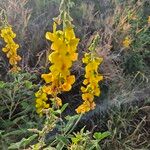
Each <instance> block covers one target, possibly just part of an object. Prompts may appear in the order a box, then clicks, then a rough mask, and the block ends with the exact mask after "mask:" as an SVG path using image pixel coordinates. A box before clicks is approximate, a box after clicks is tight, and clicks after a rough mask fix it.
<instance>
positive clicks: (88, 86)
mask: <svg viewBox="0 0 150 150" xmlns="http://www.w3.org/2000/svg"><path fill="white" fill-rule="evenodd" d="M102 61H103V59H102V58H99V57H96V56H94V55H93V54H92V53H86V54H85V55H84V58H83V59H82V62H83V63H84V64H86V66H85V79H84V81H83V84H84V86H82V87H81V91H82V99H83V101H84V102H83V104H81V105H80V106H79V107H78V108H77V109H76V112H77V113H85V112H88V111H90V110H93V109H94V108H95V103H94V96H99V95H100V88H99V81H101V80H103V76H102V75H101V74H99V73H98V66H99V65H100V64H101V63H102Z"/></svg>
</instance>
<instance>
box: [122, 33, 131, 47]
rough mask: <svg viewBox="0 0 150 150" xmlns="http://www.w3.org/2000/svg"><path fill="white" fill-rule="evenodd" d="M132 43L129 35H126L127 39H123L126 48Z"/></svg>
mask: <svg viewBox="0 0 150 150" xmlns="http://www.w3.org/2000/svg"><path fill="white" fill-rule="evenodd" d="M131 43H132V40H131V38H130V37H128V36H127V37H125V39H124V41H123V46H124V47H125V48H129V47H130V45H131Z"/></svg>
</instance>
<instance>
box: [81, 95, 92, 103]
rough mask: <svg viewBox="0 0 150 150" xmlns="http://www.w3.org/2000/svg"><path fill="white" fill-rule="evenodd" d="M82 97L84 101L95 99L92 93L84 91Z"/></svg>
mask: <svg viewBox="0 0 150 150" xmlns="http://www.w3.org/2000/svg"><path fill="white" fill-rule="evenodd" d="M82 99H83V100H84V101H89V102H92V101H93V100H94V96H93V95H92V94H90V93H84V94H82Z"/></svg>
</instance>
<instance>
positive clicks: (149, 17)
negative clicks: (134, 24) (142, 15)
mask: <svg viewBox="0 0 150 150" xmlns="http://www.w3.org/2000/svg"><path fill="white" fill-rule="evenodd" d="M148 24H149V25H150V16H148Z"/></svg>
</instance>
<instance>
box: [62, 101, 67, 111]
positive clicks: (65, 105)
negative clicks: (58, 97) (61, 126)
mask: <svg viewBox="0 0 150 150" xmlns="http://www.w3.org/2000/svg"><path fill="white" fill-rule="evenodd" d="M67 106H68V103H66V104H64V105H63V106H62V108H61V113H62V112H63V111H64V110H65V109H66V108H67Z"/></svg>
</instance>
